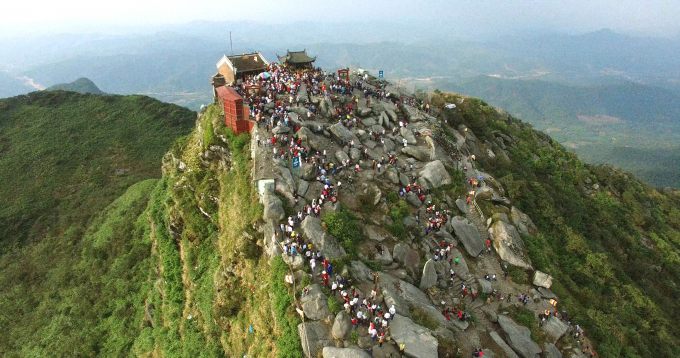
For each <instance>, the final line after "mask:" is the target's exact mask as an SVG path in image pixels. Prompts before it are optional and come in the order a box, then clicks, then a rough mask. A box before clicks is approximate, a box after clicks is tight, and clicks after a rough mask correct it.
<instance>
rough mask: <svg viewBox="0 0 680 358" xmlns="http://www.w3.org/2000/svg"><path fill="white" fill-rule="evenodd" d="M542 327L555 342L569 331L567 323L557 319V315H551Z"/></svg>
mask: <svg viewBox="0 0 680 358" xmlns="http://www.w3.org/2000/svg"><path fill="white" fill-rule="evenodd" d="M541 328H542V329H543V331H545V333H547V334H548V336H550V338H552V341H553V342H557V341H558V340H559V339H560V338H562V336H563V335H564V334H565V333H567V324H566V323H564V322H562V321H561V320H559V319H557V317H551V318H550V319H548V320H547V321H545V323H544V324H543V326H542V327H541Z"/></svg>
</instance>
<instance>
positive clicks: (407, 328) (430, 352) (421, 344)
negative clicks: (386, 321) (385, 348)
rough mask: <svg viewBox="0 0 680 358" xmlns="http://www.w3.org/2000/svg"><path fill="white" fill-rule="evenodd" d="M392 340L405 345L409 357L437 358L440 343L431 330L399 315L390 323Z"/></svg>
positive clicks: (405, 351)
mask: <svg viewBox="0 0 680 358" xmlns="http://www.w3.org/2000/svg"><path fill="white" fill-rule="evenodd" d="M390 333H391V334H392V339H394V340H395V341H396V342H397V345H400V344H401V343H404V344H405V347H404V348H405V349H404V353H406V355H407V356H409V357H415V358H419V357H422V358H432V357H437V356H438V353H437V347H438V345H439V342H438V341H437V338H435V337H434V336H433V335H432V333H431V332H430V330H429V329H427V328H425V327H423V326H420V325H418V324H416V323H414V322H413V321H412V320H411V319H410V318H407V317H403V316H401V315H397V316H396V317H394V319H393V320H392V322H390Z"/></svg>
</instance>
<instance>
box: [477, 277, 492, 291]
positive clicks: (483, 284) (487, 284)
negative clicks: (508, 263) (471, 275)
mask: <svg viewBox="0 0 680 358" xmlns="http://www.w3.org/2000/svg"><path fill="white" fill-rule="evenodd" d="M477 281H478V282H479V288H480V289H481V290H482V292H484V293H485V294H487V295H488V294H490V293H491V292H493V285H491V281H487V280H485V279H483V278H479V279H477Z"/></svg>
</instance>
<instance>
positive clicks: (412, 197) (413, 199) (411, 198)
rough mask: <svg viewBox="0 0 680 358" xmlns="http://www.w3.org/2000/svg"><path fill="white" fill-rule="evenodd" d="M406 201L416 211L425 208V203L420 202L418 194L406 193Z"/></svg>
mask: <svg viewBox="0 0 680 358" xmlns="http://www.w3.org/2000/svg"><path fill="white" fill-rule="evenodd" d="M404 199H405V200H406V202H407V203H408V204H409V205H411V206H413V207H414V208H416V209H417V208H419V207H421V206H423V202H422V201H420V199H419V198H418V196H417V195H416V193H414V192H412V191H409V192H408V193H406V195H404Z"/></svg>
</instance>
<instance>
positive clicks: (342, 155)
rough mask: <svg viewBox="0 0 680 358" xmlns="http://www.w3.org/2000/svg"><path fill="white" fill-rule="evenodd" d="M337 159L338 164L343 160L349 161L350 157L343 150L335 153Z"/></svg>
mask: <svg viewBox="0 0 680 358" xmlns="http://www.w3.org/2000/svg"><path fill="white" fill-rule="evenodd" d="M335 159H337V161H338V163H342V160H343V159H344V160H345V161H347V160H349V155H347V153H345V152H344V151H342V150H338V151H336V152H335Z"/></svg>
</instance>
